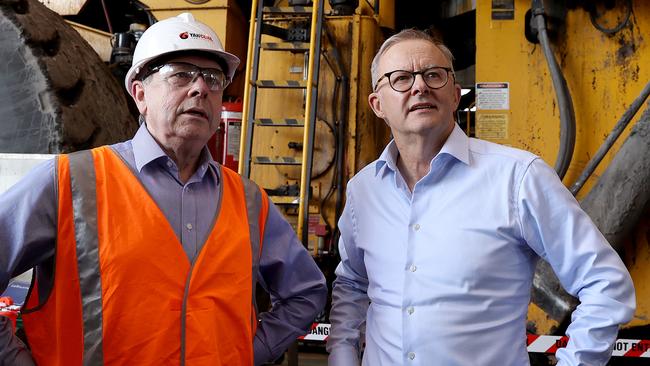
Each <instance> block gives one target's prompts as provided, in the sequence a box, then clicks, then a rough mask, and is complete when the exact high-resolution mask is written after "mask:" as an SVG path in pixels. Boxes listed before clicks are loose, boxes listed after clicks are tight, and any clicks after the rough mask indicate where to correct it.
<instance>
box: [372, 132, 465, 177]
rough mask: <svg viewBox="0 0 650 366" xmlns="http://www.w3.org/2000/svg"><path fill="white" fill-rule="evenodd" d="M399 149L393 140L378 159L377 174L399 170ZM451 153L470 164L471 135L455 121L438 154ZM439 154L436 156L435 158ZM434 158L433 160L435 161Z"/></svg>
mask: <svg viewBox="0 0 650 366" xmlns="http://www.w3.org/2000/svg"><path fill="white" fill-rule="evenodd" d="M398 153H399V150H397V145H396V144H395V140H391V141H390V143H389V144H388V146H386V148H385V149H384V151H383V152H382V153H381V155H380V156H379V159H377V164H376V166H375V176H376V175H378V174H379V173H380V172H381V171H382V170H383V169H385V168H388V169H391V170H393V171H397V155H398ZM443 154H446V155H451V156H453V157H455V158H456V159H457V160H458V161H461V162H463V163H464V164H466V165H469V137H467V135H465V132H463V130H462V129H461V128H460V126H458V124H456V123H454V129H453V130H452V131H451V133H450V134H449V137H447V141H445V144H444V145H443V146H442V148H441V149H440V152H438V155H443ZM438 155H436V156H434V157H433V159H435V158H436V157H437V156H438ZM433 159H432V161H433Z"/></svg>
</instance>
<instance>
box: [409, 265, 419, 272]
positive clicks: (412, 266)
mask: <svg viewBox="0 0 650 366" xmlns="http://www.w3.org/2000/svg"><path fill="white" fill-rule="evenodd" d="M417 270H418V267H417V266H416V265H415V264H411V266H410V267H409V271H411V272H415V271H417Z"/></svg>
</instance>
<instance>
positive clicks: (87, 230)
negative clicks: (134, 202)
mask: <svg viewBox="0 0 650 366" xmlns="http://www.w3.org/2000/svg"><path fill="white" fill-rule="evenodd" d="M69 160H70V187H71V189H72V215H73V217H74V232H75V241H76V242H77V271H78V272H79V289H80V290H81V311H82V319H83V329H84V355H83V364H84V365H102V364H104V352H103V343H102V341H103V337H102V283H101V275H100V274H99V254H98V251H99V242H98V239H97V192H96V190H95V189H96V187H95V165H94V164H93V157H92V154H91V153H90V151H80V152H76V153H73V154H70V157H69Z"/></svg>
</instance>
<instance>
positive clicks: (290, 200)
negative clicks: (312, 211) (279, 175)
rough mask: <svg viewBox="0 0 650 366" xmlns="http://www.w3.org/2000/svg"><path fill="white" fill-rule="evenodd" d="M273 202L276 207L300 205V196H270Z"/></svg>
mask: <svg viewBox="0 0 650 366" xmlns="http://www.w3.org/2000/svg"><path fill="white" fill-rule="evenodd" d="M269 198H270V199H271V201H273V203H275V204H276V205H298V204H300V197H298V196H269Z"/></svg>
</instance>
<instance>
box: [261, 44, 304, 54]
mask: <svg viewBox="0 0 650 366" xmlns="http://www.w3.org/2000/svg"><path fill="white" fill-rule="evenodd" d="M262 49H264V50H269V51H293V52H307V51H309V43H308V42H265V43H262Z"/></svg>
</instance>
